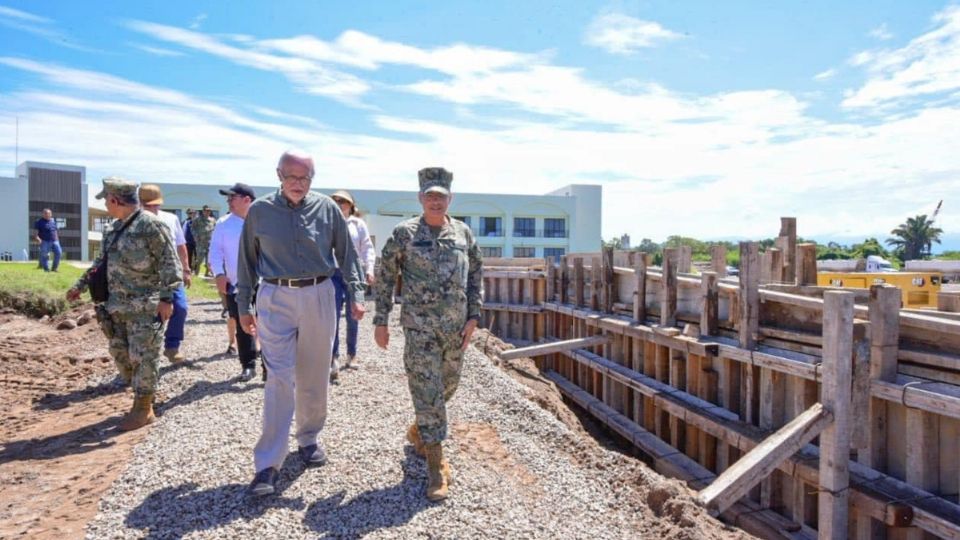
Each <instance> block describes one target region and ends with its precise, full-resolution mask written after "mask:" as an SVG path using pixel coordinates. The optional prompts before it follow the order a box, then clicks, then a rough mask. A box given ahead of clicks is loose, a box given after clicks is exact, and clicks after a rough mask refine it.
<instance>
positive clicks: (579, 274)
mask: <svg viewBox="0 0 960 540" xmlns="http://www.w3.org/2000/svg"><path fill="white" fill-rule="evenodd" d="M583 287H584V283H583V258H581V257H577V258H576V259H574V260H573V291H574V292H573V297H574V303H575V304H576V305H577V307H584V305H585V304H584V300H583Z"/></svg>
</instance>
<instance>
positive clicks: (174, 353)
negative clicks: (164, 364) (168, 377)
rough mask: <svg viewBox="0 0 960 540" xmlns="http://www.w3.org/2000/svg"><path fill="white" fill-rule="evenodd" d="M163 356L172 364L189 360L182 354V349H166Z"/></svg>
mask: <svg viewBox="0 0 960 540" xmlns="http://www.w3.org/2000/svg"><path fill="white" fill-rule="evenodd" d="M163 355H164V356H166V357H167V360H170V363H171V364H179V363H180V362H183V361H184V360H186V359H187V357H186V356H184V355H183V353H182V352H180V349H164V350H163Z"/></svg>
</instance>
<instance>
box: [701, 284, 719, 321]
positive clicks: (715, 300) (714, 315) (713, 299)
mask: <svg viewBox="0 0 960 540" xmlns="http://www.w3.org/2000/svg"><path fill="white" fill-rule="evenodd" d="M700 297H701V298H702V299H703V304H702V306H703V307H702V308H701V309H700V335H701V336H715V335H717V330H718V329H719V328H720V321H719V318H720V295H719V294H718V293H717V274H716V272H704V273H702V274H700Z"/></svg>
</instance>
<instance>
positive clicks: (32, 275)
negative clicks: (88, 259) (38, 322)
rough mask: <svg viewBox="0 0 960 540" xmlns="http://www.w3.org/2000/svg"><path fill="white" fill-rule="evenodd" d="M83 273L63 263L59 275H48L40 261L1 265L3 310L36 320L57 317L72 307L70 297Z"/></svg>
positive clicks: (0, 288)
mask: <svg viewBox="0 0 960 540" xmlns="http://www.w3.org/2000/svg"><path fill="white" fill-rule="evenodd" d="M81 274H83V270H81V269H80V268H76V267H75V266H73V265H71V264H69V263H67V262H62V263H61V264H60V268H59V271H58V272H44V271H43V270H40V269H39V268H37V263H36V261H32V262H29V263H13V262H4V263H0V307H5V308H12V309H15V310H16V311H19V312H21V313H24V314H26V315H30V316H33V317H42V316H44V315H57V314H59V313H63V312H64V311H66V310H67V309H68V308H69V307H70V306H69V304H68V303H67V299H66V296H65V295H66V294H67V289H69V288H70V287H71V286H72V285H73V283H74V282H75V281H76V280H77V278H79V277H80V275H81Z"/></svg>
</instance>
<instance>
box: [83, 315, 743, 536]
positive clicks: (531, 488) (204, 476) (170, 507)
mask: <svg viewBox="0 0 960 540" xmlns="http://www.w3.org/2000/svg"><path fill="white" fill-rule="evenodd" d="M368 307H369V306H368ZM219 313H220V307H219V304H215V303H213V302H204V303H198V304H194V305H193V306H191V313H190V320H189V321H188V325H187V340H186V342H185V345H184V351H185V352H186V353H187V355H188V358H190V359H191V361H190V362H188V363H187V364H186V365H183V366H179V367H177V368H173V367H171V366H167V365H165V366H164V368H163V371H164V374H163V378H162V397H163V398H164V400H165V401H164V402H163V404H162V405H161V407H160V408H159V411H160V413H162V414H161V416H160V418H159V420H158V422H157V423H156V424H155V425H154V426H152V427H151V428H149V429H150V430H151V431H150V433H149V435H148V436H147V438H146V441H145V442H143V443H141V444H140V445H138V446H137V448H136V450H135V451H134V456H133V459H132V461H131V463H130V464H129V467H128V468H127V470H126V471H125V472H124V473H123V474H122V475H121V477H120V478H119V479H118V480H117V481H116V482H115V483H114V485H113V486H112V488H111V489H110V491H109V492H108V493H107V494H106V496H104V497H103V499H101V503H100V511H99V513H98V515H97V516H96V518H95V519H93V520H92V521H91V522H90V524H89V525H88V526H87V533H86V534H87V537H89V538H144V537H145V538H157V539H159V538H164V539H166V538H238V539H239V538H244V539H246V538H284V539H286V538H318V537H323V538H358V537H370V538H590V539H594V538H639V537H643V538H654V537H659V538H729V537H746V535H744V534H743V533H740V532H738V531H734V530H731V529H728V528H726V527H724V526H723V525H722V524H720V523H719V522H717V521H715V520H713V519H711V518H709V517H708V516H706V514H705V513H704V512H703V511H702V510H700V509H699V508H698V507H696V506H695V505H693V504H692V503H691V501H690V498H689V495H688V494H687V493H686V491H685V490H684V489H683V488H682V487H680V486H679V484H677V483H675V482H672V481H666V480H663V479H662V478H660V477H659V476H657V475H656V474H655V473H652V472H651V471H650V470H649V469H648V468H646V467H645V466H644V465H643V464H642V463H640V462H638V461H637V460H635V459H632V458H629V457H625V456H623V455H621V454H619V453H617V452H612V451H609V450H606V449H604V448H602V447H600V446H599V445H597V444H596V443H595V442H594V441H593V440H592V439H589V438H586V437H584V436H583V435H580V434H577V433H575V432H574V431H572V430H570V429H568V428H567V426H565V425H564V424H563V423H561V422H560V421H558V420H557V418H556V417H555V416H553V415H552V414H550V413H548V412H547V411H545V410H543V409H541V408H540V407H538V406H537V405H536V404H534V403H533V402H531V400H529V399H528V397H529V393H530V390H529V389H527V388H526V387H524V386H522V385H520V384H519V383H517V382H516V381H514V380H513V379H511V378H510V377H509V376H507V375H506V374H505V373H503V372H502V371H501V370H500V368H498V367H497V366H496V365H494V363H493V362H491V361H490V360H489V359H488V358H487V357H486V356H484V355H483V354H482V353H481V352H479V351H478V350H476V349H474V348H472V347H471V348H470V349H469V350H468V352H467V355H466V362H465V368H464V374H463V379H462V382H461V386H460V389H459V391H458V393H457V395H456V397H455V398H454V400H453V402H452V404H451V406H450V409H449V413H450V417H451V425H452V438H451V439H448V441H447V442H446V443H445V448H446V451H447V454H448V456H449V459H450V461H451V464H452V466H453V468H454V474H455V484H454V485H453V486H452V488H451V497H450V498H449V499H448V500H447V501H446V502H445V503H443V504H430V503H428V502H427V501H426V499H425V498H424V497H423V491H424V487H425V484H426V476H427V475H426V468H425V465H424V463H423V461H422V460H421V459H420V458H418V457H417V456H416V455H415V454H414V453H413V451H412V449H411V448H410V446H409V445H407V444H406V441H405V439H404V432H405V428H406V426H407V425H408V424H409V423H410V421H411V419H412V407H411V404H410V397H409V394H408V391H407V387H406V379H405V377H404V374H403V366H402V360H401V358H402V345H403V334H402V332H401V331H400V330H399V329H397V328H396V327H395V326H391V332H392V333H391V346H390V349H389V350H388V351H381V350H378V349H376V348H375V346H374V345H373V336H372V328H371V326H370V323H369V320H364V321H363V322H362V323H361V326H360V328H361V331H360V346H359V358H360V361H359V368H358V369H354V370H349V371H347V372H345V373H343V375H342V376H341V382H340V384H338V385H336V386H334V387H333V390H332V393H331V399H330V406H329V410H330V416H329V418H328V421H327V426H326V428H325V430H324V432H323V439H324V442H325V444H326V448H327V453H328V455H329V458H330V459H329V462H328V464H327V465H325V466H323V467H319V468H310V469H304V467H303V466H302V465H301V464H300V462H299V460H298V459H297V457H296V453H295V449H296V443H295V441H293V440H291V442H290V445H291V446H290V448H291V452H293V453H292V454H291V455H290V456H289V457H288V459H287V461H286V462H285V464H284V466H283V470H282V472H281V480H280V485H279V487H280V493H279V494H277V495H275V496H271V497H266V498H263V499H252V498H249V497H247V496H246V495H245V493H244V490H245V488H246V485H247V483H248V482H249V481H250V479H251V478H252V475H253V473H254V471H253V455H252V448H253V445H254V443H255V442H256V439H257V436H258V434H259V431H260V430H259V426H260V419H261V402H262V395H263V385H262V383H260V382H259V378H258V379H256V380H255V381H253V382H251V383H240V382H238V381H237V380H236V375H237V374H238V372H239V364H238V362H237V360H236V357H227V356H225V355H224V354H223V351H224V350H225V348H226V336H225V332H226V331H225V325H224V323H223V321H222V320H221V319H220V318H219ZM394 323H395V321H394ZM92 382H94V383H95V381H92Z"/></svg>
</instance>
